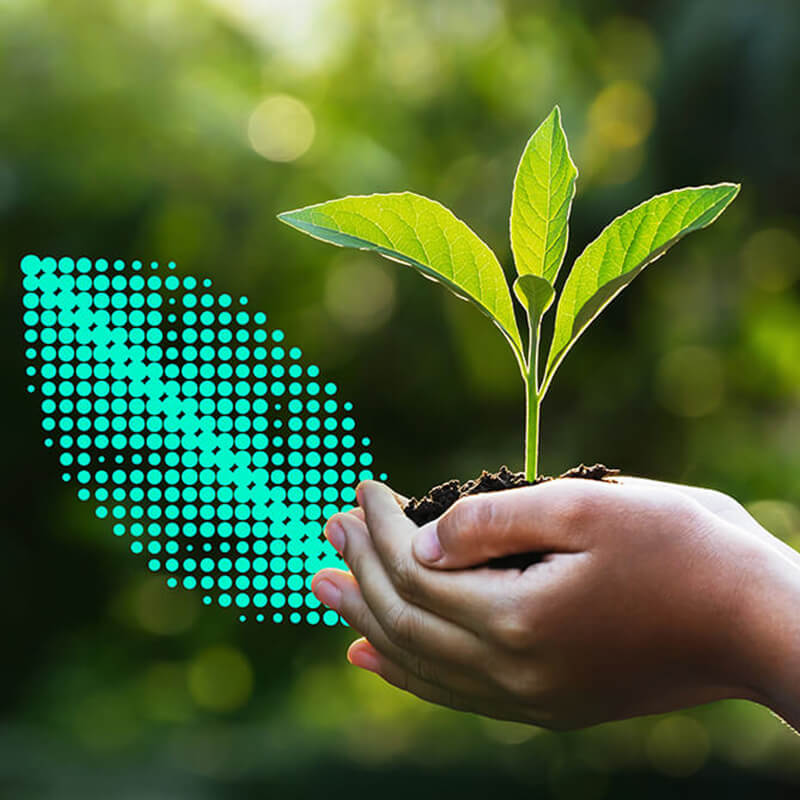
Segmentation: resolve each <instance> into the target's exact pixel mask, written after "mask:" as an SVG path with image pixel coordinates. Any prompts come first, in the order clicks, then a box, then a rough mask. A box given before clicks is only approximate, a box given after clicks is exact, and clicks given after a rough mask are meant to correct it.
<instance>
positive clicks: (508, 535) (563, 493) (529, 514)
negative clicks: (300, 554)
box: [367, 478, 619, 569]
mask: <svg viewBox="0 0 800 800" xmlns="http://www.w3.org/2000/svg"><path fill="white" fill-rule="evenodd" d="M615 489H619V487H615V486H614V485H613V484H601V483H600V482H599V481H590V480H581V479H579V478H564V479H562V480H554V481H548V482H547V483H543V484H540V485H538V486H525V487H521V488H518V489H507V490H504V491H501V492H491V493H486V494H480V495H472V496H468V497H462V498H461V499H460V500H458V501H457V502H456V503H454V504H453V505H452V506H451V507H450V508H449V509H448V510H447V511H445V512H444V514H442V516H441V517H439V519H438V520H435V521H433V522H429V523H427V524H426V525H423V526H422V527H421V528H420V529H419V532H418V533H417V534H416V535H415V537H414V542H413V551H414V555H415V556H416V558H417V560H418V561H420V562H421V563H422V564H425V565H426V566H429V567H430V566H433V567H438V568H441V569H462V568H464V567H469V566H473V565H476V564H484V563H486V562H487V561H489V560H490V559H493V558H500V557H502V556H509V555H514V554H517V553H553V552H557V553H576V552H580V551H581V550H583V549H585V547H586V544H587V541H588V539H587V536H586V527H587V523H588V522H589V520H590V518H591V517H592V515H594V514H596V513H597V512H598V510H599V508H600V507H601V505H603V504H606V503H608V501H609V499H613V494H610V493H613V492H614V490H615ZM367 519H368V520H369V515H367Z"/></svg>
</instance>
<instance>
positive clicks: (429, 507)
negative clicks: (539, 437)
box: [403, 464, 619, 569]
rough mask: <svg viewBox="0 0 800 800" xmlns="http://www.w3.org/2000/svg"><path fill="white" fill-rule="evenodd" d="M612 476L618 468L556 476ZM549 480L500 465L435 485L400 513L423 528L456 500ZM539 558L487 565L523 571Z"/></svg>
mask: <svg viewBox="0 0 800 800" xmlns="http://www.w3.org/2000/svg"><path fill="white" fill-rule="evenodd" d="M614 475H619V470H618V469H611V468H609V467H606V466H605V465H603V464H594V465H593V466H591V467H587V466H585V465H584V464H580V465H579V466H577V467H573V468H572V469H569V470H567V471H566V472H565V473H563V474H562V475H559V476H558V477H559V478H583V479H584V480H594V481H609V482H613V477H614ZM552 480H554V478H552V477H549V476H544V475H542V476H540V477H538V478H537V479H536V480H535V481H528V480H525V473H524V472H512V471H511V470H510V469H509V468H508V467H506V466H502V467H500V469H499V470H498V471H497V472H487V471H486V470H484V471H483V472H481V474H480V475H479V476H478V477H477V478H472V479H471V480H468V481H466V482H465V483H461V481H459V480H458V479H456V478H453V479H452V480H449V481H447V482H446V483H443V484H441V485H440V486H435V487H434V488H433V489H431V490H430V491H429V492H428V494H426V495H425V496H424V497H422V498H420V499H419V500H418V499H417V498H416V497H412V498H411V499H410V500H409V501H408V503H406V505H405V507H404V508H403V511H404V512H405V515H406V516H407V517H408V518H409V519H410V520H412V521H413V522H415V523H416V524H417V525H424V524H425V523H426V522H431V521H433V520H435V519H438V518H439V517H440V516H441V515H442V514H444V512H445V511H447V509H448V508H450V506H452V505H453V503H455V502H456V500H458V499H459V498H460V497H466V496H467V495H471V494H482V493H484V492H499V491H503V490H504V489H516V488H517V487H519V486H536V485H538V484H540V483H545V482H546V481H552ZM541 555H542V554H541V553H518V554H515V555H511V556H504V557H503V558H496V559H493V560H492V561H490V562H489V566H491V567H496V568H498V569H509V568H516V569H525V568H526V567H528V566H530V565H531V564H534V563H536V562H537V561H540V560H541Z"/></svg>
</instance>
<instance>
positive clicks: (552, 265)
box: [511, 106, 578, 283]
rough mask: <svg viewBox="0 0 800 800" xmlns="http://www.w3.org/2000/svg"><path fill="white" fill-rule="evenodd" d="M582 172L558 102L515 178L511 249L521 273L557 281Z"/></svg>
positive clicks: (532, 140)
mask: <svg viewBox="0 0 800 800" xmlns="http://www.w3.org/2000/svg"><path fill="white" fill-rule="evenodd" d="M577 175H578V170H577V169H576V168H575V164H573V163H572V158H571V157H570V154H569V147H568V145H567V137H566V135H565V134H564V129H563V128H562V127H561V111H560V109H559V107H558V106H556V107H555V108H554V109H553V111H552V112H551V113H550V115H549V116H548V117H547V119H546V120H545V121H544V122H543V123H542V124H541V125H540V126H539V127H538V128H537V129H536V131H534V133H533V136H531V138H530V139H529V140H528V144H527V145H526V146H525V151H524V152H523V154H522V158H521V159H520V162H519V166H518V167H517V174H516V177H515V178H514V193H513V195H512V198H511V250H512V252H513V253H514V261H515V263H516V266H517V272H518V273H519V274H520V275H523V274H527V273H529V274H532V275H541V276H542V277H543V278H545V279H546V280H547V281H548V282H549V283H555V280H556V275H558V270H559V269H560V268H561V262H562V261H563V260H564V253H565V252H566V250H567V235H568V222H569V212H570V209H571V208H572V198H573V197H574V196H575V178H576V177H577Z"/></svg>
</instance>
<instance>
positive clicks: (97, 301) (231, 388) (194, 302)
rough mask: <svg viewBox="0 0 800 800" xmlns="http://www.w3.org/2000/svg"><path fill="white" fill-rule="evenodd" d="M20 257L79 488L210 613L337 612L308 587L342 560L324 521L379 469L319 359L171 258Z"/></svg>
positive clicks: (54, 416)
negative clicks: (162, 261) (212, 609)
mask: <svg viewBox="0 0 800 800" xmlns="http://www.w3.org/2000/svg"><path fill="white" fill-rule="evenodd" d="M20 265H21V268H22V275H23V290H24V291H23V305H24V312H23V322H24V327H25V332H24V338H25V347H26V357H27V362H28V366H27V369H26V371H27V375H28V379H29V384H28V391H30V392H36V391H38V392H39V394H40V395H41V398H42V399H41V410H42V428H43V429H44V432H45V439H44V443H45V445H46V446H47V447H50V448H53V449H54V450H55V451H57V453H58V459H59V463H60V467H61V469H62V470H63V472H62V478H63V480H64V481H66V482H69V483H74V484H75V485H76V487H77V494H78V498H79V499H80V500H83V501H86V502H89V503H91V504H92V505H93V506H94V513H95V514H96V515H97V517H98V518H100V519H102V520H106V521H107V522H108V525H109V527H110V528H111V530H112V531H113V533H114V535H115V536H118V537H121V538H123V539H124V540H126V541H127V542H128V546H129V548H130V551H131V552H132V553H134V554H135V555H137V556H139V557H141V558H143V559H144V560H145V563H146V566H147V569H148V570H150V571H152V572H157V573H162V574H165V575H166V582H167V585H168V586H169V587H171V588H177V587H182V588H184V589H188V590H190V591H197V592H199V593H200V594H201V596H202V601H203V603H204V604H206V605H212V604H216V605H219V606H222V607H224V608H231V609H233V610H234V611H235V612H236V613H237V614H238V618H239V620H241V621H245V620H247V619H251V620H255V621H257V622H264V621H271V622H275V623H280V622H289V623H299V622H303V621H305V622H307V623H310V624H312V625H317V624H323V625H336V624H337V623H338V622H343V620H341V618H340V617H339V616H338V615H337V614H336V613H335V612H333V611H331V610H329V609H328V610H326V609H324V607H320V603H319V601H318V600H317V599H316V598H315V597H314V595H313V594H311V591H310V583H311V578H312V577H313V575H314V573H316V572H317V571H318V570H319V569H321V568H323V567H329V566H333V567H343V566H344V564H343V562H342V561H341V560H340V558H339V556H338V554H337V553H336V552H335V550H333V548H332V547H331V546H330V544H329V543H328V542H327V540H326V539H325V537H324V535H323V533H322V530H323V526H324V522H325V520H326V519H327V518H328V517H329V516H331V515H332V514H334V513H336V512H338V511H345V510H347V509H349V508H352V504H353V502H354V500H355V485H356V484H357V483H358V481H360V480H364V479H369V478H372V477H373V472H372V454H371V453H370V451H369V445H370V441H369V439H368V438H367V437H365V436H359V435H358V433H357V432H356V422H355V420H354V418H353V414H352V412H353V408H352V404H351V403H350V402H342V401H341V400H340V399H339V397H338V389H337V387H336V386H335V385H334V384H333V383H331V382H329V381H325V380H324V378H323V377H322V376H321V374H320V370H319V367H317V366H315V365H313V364H307V363H305V362H304V360H303V359H302V353H301V351H300V349H299V348H297V347H292V346H290V345H289V344H288V343H287V342H286V341H285V337H284V334H283V331H281V330H279V329H277V328H273V329H270V328H269V327H268V326H267V325H266V315H265V314H264V313H263V312H260V311H256V312H251V311H249V310H248V309H247V305H248V302H247V298H246V297H240V298H238V299H234V298H233V297H231V295H229V294H226V293H220V294H217V293H215V292H212V291H211V288H210V287H211V285H212V282H211V281H210V280H209V279H205V280H203V281H202V282H200V281H198V280H197V279H196V278H194V277H193V276H191V275H184V276H180V275H179V274H178V273H177V272H176V268H175V264H174V262H170V263H169V264H168V265H167V268H166V269H164V268H163V267H160V266H159V264H158V263H156V262H152V263H150V264H149V265H145V264H143V263H142V262H140V261H134V262H132V263H131V264H130V265H127V264H126V263H124V262H123V261H120V260H117V261H113V262H109V261H107V260H105V259H98V260H96V261H94V262H93V261H91V260H89V259H88V258H79V259H77V260H73V259H71V258H61V259H58V260H56V259H54V258H50V257H46V258H39V257H37V256H33V255H29V256H25V257H24V258H23V259H22V261H21V264H20ZM380 477H381V478H382V479H384V478H385V477H386V476H385V475H384V474H381V476H380Z"/></svg>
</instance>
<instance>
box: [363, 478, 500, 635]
mask: <svg viewBox="0 0 800 800" xmlns="http://www.w3.org/2000/svg"><path fill="white" fill-rule="evenodd" d="M358 494H359V502H360V503H361V505H362V507H363V508H364V513H365V517H366V522H367V529H368V532H369V536H370V538H371V543H372V544H373V545H374V549H375V552H377V554H378V557H379V558H380V560H381V563H382V564H383V567H384V570H385V572H386V575H387V576H388V577H389V580H390V581H391V582H392V584H393V585H394V588H395V590H396V592H397V594H398V595H400V597H401V598H403V599H404V600H406V601H408V602H409V603H412V604H413V605H415V606H419V607H421V608H425V609H427V610H428V611H431V612H432V613H433V614H435V615H436V616H439V617H444V618H445V619H448V620H450V621H451V622H455V623H456V624H457V625H460V626H462V627H465V628H468V629H470V630H472V631H475V632H476V633H485V632H486V627H487V625H488V624H489V623H490V621H491V611H492V608H494V607H496V606H501V605H504V604H505V603H506V596H507V594H508V587H507V584H506V581H505V576H503V575H502V574H501V573H498V572H491V571H487V572H488V573H489V574H481V575H476V574H474V573H473V572H448V573H443V572H438V571H435V570H430V569H426V568H425V567H424V566H422V565H421V564H419V563H418V561H417V560H416V559H415V558H414V556H413V554H412V551H411V540H412V537H413V535H414V533H415V532H416V531H417V527H416V525H414V523H413V522H411V521H410V520H409V519H408V518H407V517H406V516H405V514H404V513H403V512H402V510H401V509H399V508H398V506H397V505H396V503H395V502H394V500H393V498H392V494H391V490H390V489H389V487H387V486H384V485H383V484H381V483H378V482H376V481H364V482H363V483H361V484H359V487H358ZM358 577H359V576H358V575H356V578H358Z"/></svg>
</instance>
